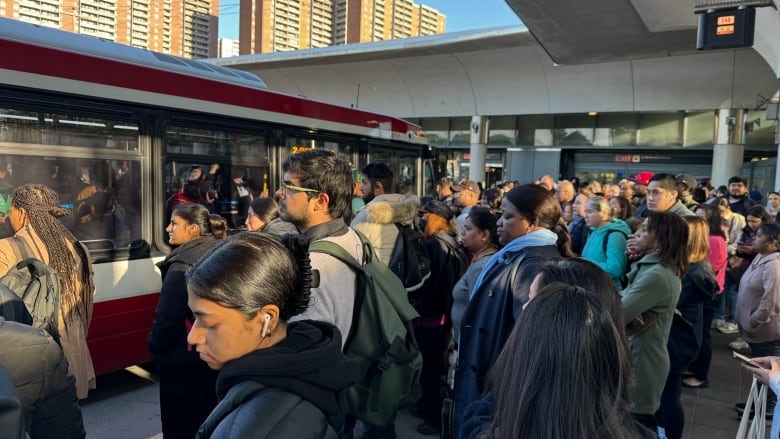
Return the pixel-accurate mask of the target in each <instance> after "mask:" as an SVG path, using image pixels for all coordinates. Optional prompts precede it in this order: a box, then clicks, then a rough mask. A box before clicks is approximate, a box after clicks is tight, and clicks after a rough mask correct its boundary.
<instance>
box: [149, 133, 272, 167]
mask: <svg viewBox="0 0 780 439" xmlns="http://www.w3.org/2000/svg"><path fill="white" fill-rule="evenodd" d="M165 151H166V152H167V153H168V154H187V155H211V156H223V157H224V156H233V157H247V158H249V157H251V158H252V159H255V160H268V145H267V142H266V135H265V133H263V132H260V133H254V134H251V133H240V132H233V131H226V130H216V129H203V128H193V127H181V126H169V127H168V128H166V130H165Z"/></svg>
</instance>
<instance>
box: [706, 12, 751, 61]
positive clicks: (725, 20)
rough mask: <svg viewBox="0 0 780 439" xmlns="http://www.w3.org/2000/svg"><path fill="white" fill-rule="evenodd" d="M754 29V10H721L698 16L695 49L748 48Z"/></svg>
mask: <svg viewBox="0 0 780 439" xmlns="http://www.w3.org/2000/svg"><path fill="white" fill-rule="evenodd" d="M755 27H756V10H755V8H751V7H748V8H743V9H721V10H716V11H708V12H703V13H701V14H699V30H698V36H697V38H696V49H698V50H707V49H727V48H734V47H750V46H752V45H753V34H754V31H755Z"/></svg>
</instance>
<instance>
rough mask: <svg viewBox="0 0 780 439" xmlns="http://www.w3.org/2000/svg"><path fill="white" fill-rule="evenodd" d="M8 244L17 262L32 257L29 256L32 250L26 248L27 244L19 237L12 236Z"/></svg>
mask: <svg viewBox="0 0 780 439" xmlns="http://www.w3.org/2000/svg"><path fill="white" fill-rule="evenodd" d="M9 243H10V244H11V247H12V248H13V250H14V256H16V257H17V260H19V261H23V260H25V259H30V258H31V257H32V256H31V255H30V253H31V251H32V249H31V248H29V247H28V246H27V242H25V240H24V239H22V238H21V237H19V236H16V235H14V236H12V237H11V240H10V241H9Z"/></svg>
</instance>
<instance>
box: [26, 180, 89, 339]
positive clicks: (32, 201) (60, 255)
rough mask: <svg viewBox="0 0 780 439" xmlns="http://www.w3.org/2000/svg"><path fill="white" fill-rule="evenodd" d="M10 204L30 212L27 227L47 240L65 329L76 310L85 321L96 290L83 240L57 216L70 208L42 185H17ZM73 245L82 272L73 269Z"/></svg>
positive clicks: (74, 259) (74, 262)
mask: <svg viewBox="0 0 780 439" xmlns="http://www.w3.org/2000/svg"><path fill="white" fill-rule="evenodd" d="M11 204H12V205H13V206H14V207H15V208H17V209H24V210H25V211H26V212H27V218H28V221H29V222H28V223H27V227H32V229H33V230H34V231H35V233H36V234H37V235H38V236H39V237H40V238H41V241H42V242H44V243H45V245H46V250H47V251H48V253H49V266H51V267H52V268H53V269H54V270H56V271H57V273H59V275H60V307H61V309H63V310H66V313H67V314H66V315H63V320H64V321H65V322H66V329H67V322H68V318H67V317H69V316H71V315H73V314H72V313H76V315H78V316H79V317H81V319H82V320H83V321H85V322H86V321H87V319H88V318H89V314H90V312H91V310H92V292H93V291H94V284H93V283H92V275H91V268H90V266H89V263H88V261H89V258H88V256H87V253H86V250H84V248H83V247H82V245H81V243H79V242H78V240H77V239H76V237H75V236H73V234H72V233H71V232H70V230H68V229H67V228H66V227H65V226H64V225H63V224H62V223H61V222H60V221H59V220H58V219H57V218H61V217H64V216H68V215H70V211H69V210H68V209H66V208H63V207H60V198H59V196H58V195H57V193H56V192H54V191H53V190H51V189H50V188H48V187H46V186H44V185H42V184H26V185H23V186H19V187H17V188H16V189H14V191H13V193H12V195H11ZM71 247H73V248H74V249H75V251H76V252H77V253H78V255H79V257H80V258H81V272H79V273H77V272H76V270H74V267H78V266H79V261H78V260H77V259H76V256H75V255H74V254H73V252H72V251H71ZM79 287H80V288H79Z"/></svg>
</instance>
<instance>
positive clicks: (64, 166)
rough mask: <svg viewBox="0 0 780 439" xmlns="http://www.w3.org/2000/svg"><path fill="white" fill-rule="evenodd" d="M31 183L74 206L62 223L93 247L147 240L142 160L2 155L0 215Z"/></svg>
mask: <svg viewBox="0 0 780 439" xmlns="http://www.w3.org/2000/svg"><path fill="white" fill-rule="evenodd" d="M27 183H37V184H44V185H46V186H49V187H50V188H52V189H53V190H54V191H56V192H57V193H58V194H59V196H60V203H61V204H62V205H63V206H64V207H67V208H69V209H70V210H71V215H69V216H67V217H64V218H61V221H62V222H63V224H65V226H66V227H67V228H68V229H69V230H70V231H71V232H72V233H73V234H74V235H75V236H76V238H78V239H79V240H80V241H84V242H85V244H86V245H87V246H88V247H89V248H90V249H91V250H95V249H102V250H114V249H119V248H123V247H127V246H128V245H129V244H130V242H132V241H134V240H138V239H141V238H142V235H141V206H140V205H141V197H140V188H141V178H140V162H139V161H134V160H105V159H84V158H65V157H51V156H49V157H33V156H15V155H0V213H2V214H5V213H7V209H8V206H9V203H10V193H11V191H12V190H13V188H14V187H16V186H19V185H22V184H27ZM5 218H7V216H6V215H4V216H3V218H2V219H0V220H4V219H5ZM7 222H8V221H4V222H2V223H1V225H0V234H2V237H7V236H10V235H12V234H13V230H11V229H10V227H9V226H10V225H9V224H7Z"/></svg>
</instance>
